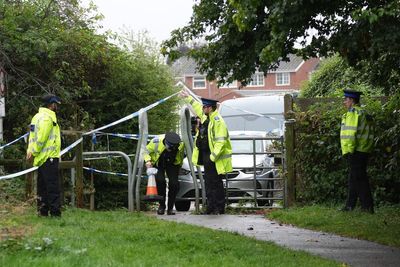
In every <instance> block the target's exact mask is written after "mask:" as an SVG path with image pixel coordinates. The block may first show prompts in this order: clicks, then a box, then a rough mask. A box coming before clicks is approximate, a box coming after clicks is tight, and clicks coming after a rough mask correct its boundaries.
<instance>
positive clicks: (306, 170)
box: [295, 93, 400, 204]
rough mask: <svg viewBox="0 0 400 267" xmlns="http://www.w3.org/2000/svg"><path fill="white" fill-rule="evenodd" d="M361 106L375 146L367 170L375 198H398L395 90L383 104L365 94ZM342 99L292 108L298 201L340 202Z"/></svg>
mask: <svg viewBox="0 0 400 267" xmlns="http://www.w3.org/2000/svg"><path fill="white" fill-rule="evenodd" d="M363 102H364V103H365V104H366V110H367V111H368V113H369V114H371V115H372V116H373V117H374V121H375V128H376V136H375V148H374V151H373V152H372V153H371V158H370V161H369V168H368V175H369V177H370V183H371V187H372V190H373V195H374V199H375V202H376V203H378V204H379V203H380V204H383V203H399V201H400V177H399V175H398V173H399V172H400V146H399V140H400V93H397V94H396V95H394V96H392V97H391V98H390V99H389V101H388V102H387V103H385V104H383V105H382V104H381V102H380V101H379V100H377V99H376V98H375V99H371V98H365V99H363ZM344 112H345V110H344V108H343V107H342V103H341V101H333V102H331V103H328V104H327V103H316V104H314V105H312V106H311V107H310V108H309V110H308V111H305V112H300V111H299V112H296V121H297V124H296V150H295V152H296V158H295V161H296V162H295V163H296V170H297V172H298V173H297V184H296V189H297V196H296V197H297V200H298V201H300V202H319V203H321V202H341V201H343V200H344V199H345V197H346V193H347V175H348V172H347V164H346V162H345V161H344V160H343V159H342V156H341V148H340V136H339V135H340V123H341V115H342V114H343V113H344Z"/></svg>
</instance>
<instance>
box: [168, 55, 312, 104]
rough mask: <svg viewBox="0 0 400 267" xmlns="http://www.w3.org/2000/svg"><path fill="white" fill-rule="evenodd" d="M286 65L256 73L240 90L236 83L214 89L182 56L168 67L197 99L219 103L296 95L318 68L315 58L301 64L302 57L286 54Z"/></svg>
mask: <svg viewBox="0 0 400 267" xmlns="http://www.w3.org/2000/svg"><path fill="white" fill-rule="evenodd" d="M289 59H290V61H289V62H284V61H282V62H280V63H279V66H278V68H277V69H276V70H271V71H269V72H268V73H267V75H264V73H263V72H256V73H255V74H254V75H253V76H252V82H251V83H250V84H248V85H247V86H246V87H242V88H240V83H239V82H237V81H235V82H233V83H231V84H226V85H222V86H220V87H218V86H217V83H216V82H215V81H208V80H206V76H205V75H204V74H202V73H199V72H197V70H196V63H195V62H194V60H193V59H191V58H187V57H182V58H180V59H178V60H177V61H175V62H174V63H173V64H172V70H173V73H174V75H175V78H176V80H177V82H179V81H180V82H182V83H183V84H184V85H185V86H186V87H187V88H189V89H190V90H192V91H193V92H194V93H195V94H196V95H198V96H200V97H206V98H212V99H216V100H219V101H220V102H222V101H224V100H227V99H232V98H237V97H244V96H255V95H268V94H284V93H296V92H298V91H299V90H300V84H301V83H302V82H303V81H305V80H308V79H309V77H310V74H311V73H312V72H313V71H314V70H315V69H316V68H317V67H318V64H319V62H320V60H319V58H311V59H309V60H306V61H304V60H303V59H302V58H300V57H298V56H295V55H289Z"/></svg>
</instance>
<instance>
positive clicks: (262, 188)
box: [175, 131, 278, 211]
mask: <svg viewBox="0 0 400 267" xmlns="http://www.w3.org/2000/svg"><path fill="white" fill-rule="evenodd" d="M266 137H267V136H266V133H265V132H258V131H246V132H243V131H232V132H230V138H231V143H232V150H233V151H232V152H233V155H232V166H233V172H231V173H229V174H228V175H227V179H224V181H223V182H224V187H225V190H226V192H227V193H226V195H227V200H228V202H229V203H233V202H239V201H254V200H255V197H256V198H257V205H258V206H264V205H268V206H271V205H272V200H270V199H269V198H272V197H273V189H274V180H272V179H271V178H274V177H276V176H277V173H278V171H277V169H276V167H275V165H274V158H273V156H271V155H269V154H268V153H267V151H269V148H268V146H270V145H271V141H270V140H261V139H257V138H266ZM253 140H254V144H255V147H254V146H253ZM253 147H254V151H255V152H256V153H254V151H253ZM257 153H259V154H257ZM196 177H198V175H197V173H196ZM254 178H255V179H254ZM178 179H179V184H180V188H179V192H178V194H177V198H176V203H175V207H176V210H178V211H187V210H189V209H190V205H191V201H193V200H195V190H194V185H193V179H192V176H191V172H190V168H189V165H188V162H187V159H185V160H184V163H183V166H182V168H181V170H180V174H179V178H178ZM227 181H228V182H227ZM198 185H199V189H200V190H201V184H200V181H199V180H198ZM268 190H270V191H268ZM200 192H201V191H200ZM200 195H201V193H200Z"/></svg>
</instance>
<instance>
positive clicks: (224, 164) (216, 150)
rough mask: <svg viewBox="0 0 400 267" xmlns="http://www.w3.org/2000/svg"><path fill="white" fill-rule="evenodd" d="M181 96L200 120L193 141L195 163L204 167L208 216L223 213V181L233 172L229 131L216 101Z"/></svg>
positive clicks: (181, 94)
mask: <svg viewBox="0 0 400 267" xmlns="http://www.w3.org/2000/svg"><path fill="white" fill-rule="evenodd" d="M180 97H182V98H183V99H184V100H185V102H186V103H188V104H190V105H191V106H192V107H193V109H194V111H195V112H196V115H197V116H198V117H199V118H200V121H201V123H200V126H199V129H198V131H197V134H196V139H195V142H194V144H195V147H194V149H193V156H192V161H193V164H195V165H196V166H198V165H203V166H204V182H205V187H206V188H205V189H206V196H207V210H206V211H205V214H224V213H225V191H224V186H223V178H224V177H225V174H226V173H228V172H231V171H232V146H231V141H230V139H229V133H228V128H227V127H226V124H225V122H224V120H223V118H222V117H221V116H220V114H219V113H218V111H217V101H215V100H212V99H206V98H202V102H201V103H200V102H198V101H196V100H195V99H193V98H192V97H191V96H190V95H189V94H188V93H187V92H186V91H184V90H182V91H181V93H180Z"/></svg>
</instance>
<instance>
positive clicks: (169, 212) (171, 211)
mask: <svg viewBox="0 0 400 267" xmlns="http://www.w3.org/2000/svg"><path fill="white" fill-rule="evenodd" d="M167 215H175V212H174V211H173V210H167Z"/></svg>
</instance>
